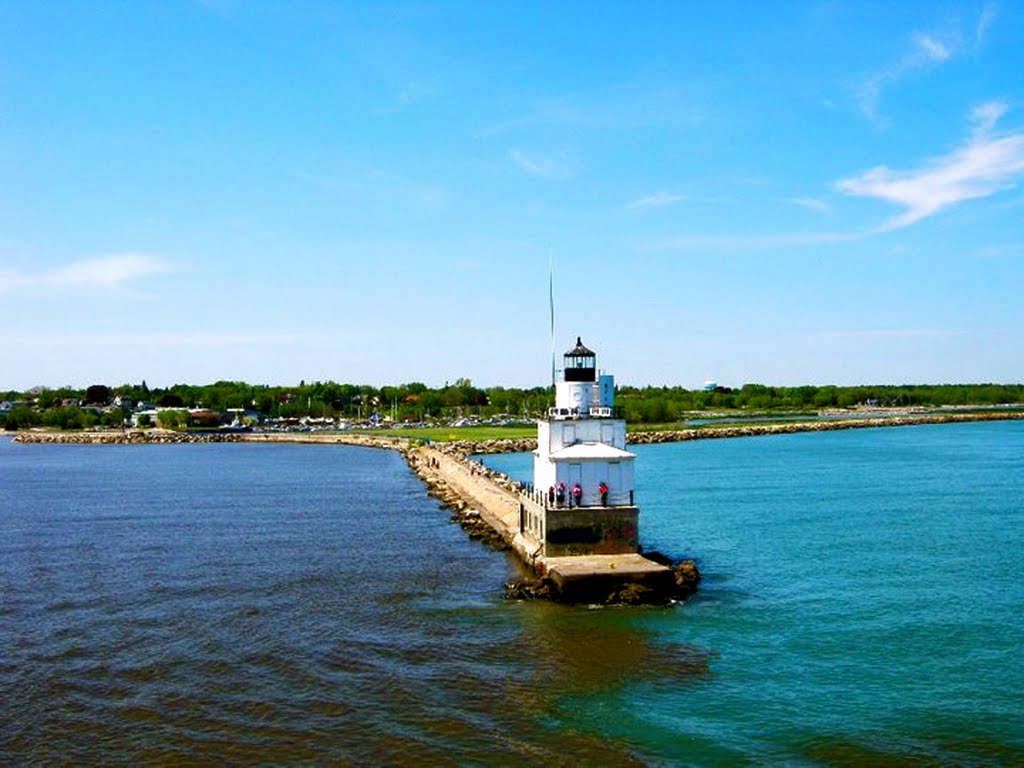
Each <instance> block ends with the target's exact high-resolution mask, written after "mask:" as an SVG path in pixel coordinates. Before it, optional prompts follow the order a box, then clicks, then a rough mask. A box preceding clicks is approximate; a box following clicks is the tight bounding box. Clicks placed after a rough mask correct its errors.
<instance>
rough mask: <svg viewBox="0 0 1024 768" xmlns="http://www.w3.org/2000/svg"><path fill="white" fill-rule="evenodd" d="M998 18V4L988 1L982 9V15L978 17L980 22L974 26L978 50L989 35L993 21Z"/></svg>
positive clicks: (975, 42)
mask: <svg viewBox="0 0 1024 768" xmlns="http://www.w3.org/2000/svg"><path fill="white" fill-rule="evenodd" d="M995 20H996V6H995V4H994V3H986V4H985V7H984V8H982V9H981V16H979V17H978V23H977V24H976V25H975V27H974V48H975V50H977V49H978V48H980V47H981V46H982V45H984V43H985V37H986V36H987V35H988V30H989V28H990V27H991V26H992V22H994V21H995Z"/></svg>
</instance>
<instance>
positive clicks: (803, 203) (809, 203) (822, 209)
mask: <svg viewBox="0 0 1024 768" xmlns="http://www.w3.org/2000/svg"><path fill="white" fill-rule="evenodd" d="M789 202H791V203H793V205H799V206H800V207H801V208H807V209H808V210H810V211H814V212H815V213H822V214H829V213H832V209H831V208H830V207H829V205H828V203H826V202H825V201H824V200H818V199H817V198H815V197H791V198H789Z"/></svg>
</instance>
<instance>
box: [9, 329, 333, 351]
mask: <svg viewBox="0 0 1024 768" xmlns="http://www.w3.org/2000/svg"><path fill="white" fill-rule="evenodd" d="M325 339H326V337H322V336H320V335H311V334H308V333H302V334H299V333H243V332H235V331H201V332H195V331H181V332H175V333H24V334H15V335H14V336H13V337H12V339H11V343H15V344H21V345H23V346H27V347H32V348H40V347H63V346H71V347H87V346H97V347H109V346H124V347H146V348H151V347H162V348H180V347H188V348H195V347H213V348H219V347H239V346H253V345H259V346H263V345H272V344H292V343H295V342H299V341H307V342H308V341H318V340H320V341H322V340H325Z"/></svg>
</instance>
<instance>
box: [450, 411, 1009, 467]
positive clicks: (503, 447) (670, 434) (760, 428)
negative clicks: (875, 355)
mask: <svg viewBox="0 0 1024 768" xmlns="http://www.w3.org/2000/svg"><path fill="white" fill-rule="evenodd" d="M1019 419H1024V411H994V412H990V413H985V412H978V413H925V414H901V415H882V416H871V417H859V418H849V419H840V418H835V419H822V420H820V421H793V422H787V423H782V424H737V425H735V426H720V427H717V426H711V427H699V428H698V427H695V428H691V429H673V430H663V431H658V432H630V433H629V434H628V435H627V438H626V440H627V442H628V443H629V444H630V445H652V444H655V443H678V442H684V441H687V440H715V439H723V438H727V437H759V436H764V435H789V434H794V433H796V432H831V431H834V430H841V429H867V428H872V427H908V426H915V425H919V424H949V423H954V422H966V421H1013V420H1019ZM436 447H437V448H438V450H441V451H444V452H446V453H451V454H455V455H460V456H472V455H486V454H493V453H529V452H531V451H534V450H536V448H537V441H536V440H534V439H533V438H499V439H494V440H478V441H474V440H453V441H451V442H447V443H439V444H437V446H436Z"/></svg>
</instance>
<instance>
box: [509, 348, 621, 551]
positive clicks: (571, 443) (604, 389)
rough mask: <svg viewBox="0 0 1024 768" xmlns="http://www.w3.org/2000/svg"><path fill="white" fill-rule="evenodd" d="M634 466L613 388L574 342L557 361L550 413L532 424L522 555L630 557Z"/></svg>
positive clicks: (593, 356) (593, 359) (591, 356)
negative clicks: (560, 363)
mask: <svg viewBox="0 0 1024 768" xmlns="http://www.w3.org/2000/svg"><path fill="white" fill-rule="evenodd" d="M635 458H636V456H635V455H634V454H633V453H630V452H629V451H628V450H626V422H625V420H623V419H622V418H620V417H619V413H618V410H617V409H616V408H615V380H614V378H613V377H612V376H610V375H607V374H599V373H598V369H597V355H596V354H595V353H594V352H593V351H591V350H589V349H587V347H585V346H584V345H583V342H582V340H581V339H580V338H577V339H576V346H574V347H573V348H572V349H570V350H569V351H568V352H566V353H565V354H564V355H563V366H562V371H561V375H560V376H557V377H556V381H555V404H554V407H552V408H550V409H548V414H547V418H546V419H542V420H541V421H539V422H538V424H537V450H536V451H535V452H534V458H533V488H532V489H531V491H530V492H529V493H527V494H526V495H525V496H524V497H523V504H522V507H521V514H520V526H519V527H520V536H521V537H522V538H523V539H524V541H523V544H524V545H525V546H526V548H528V549H530V551H535V552H536V553H537V554H540V555H543V556H545V557H562V556H572V555H588V554H624V553H629V552H637V551H638V550H639V543H638V520H639V509H638V508H637V506H636V504H635V499H634V488H633V462H634V459H635Z"/></svg>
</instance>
